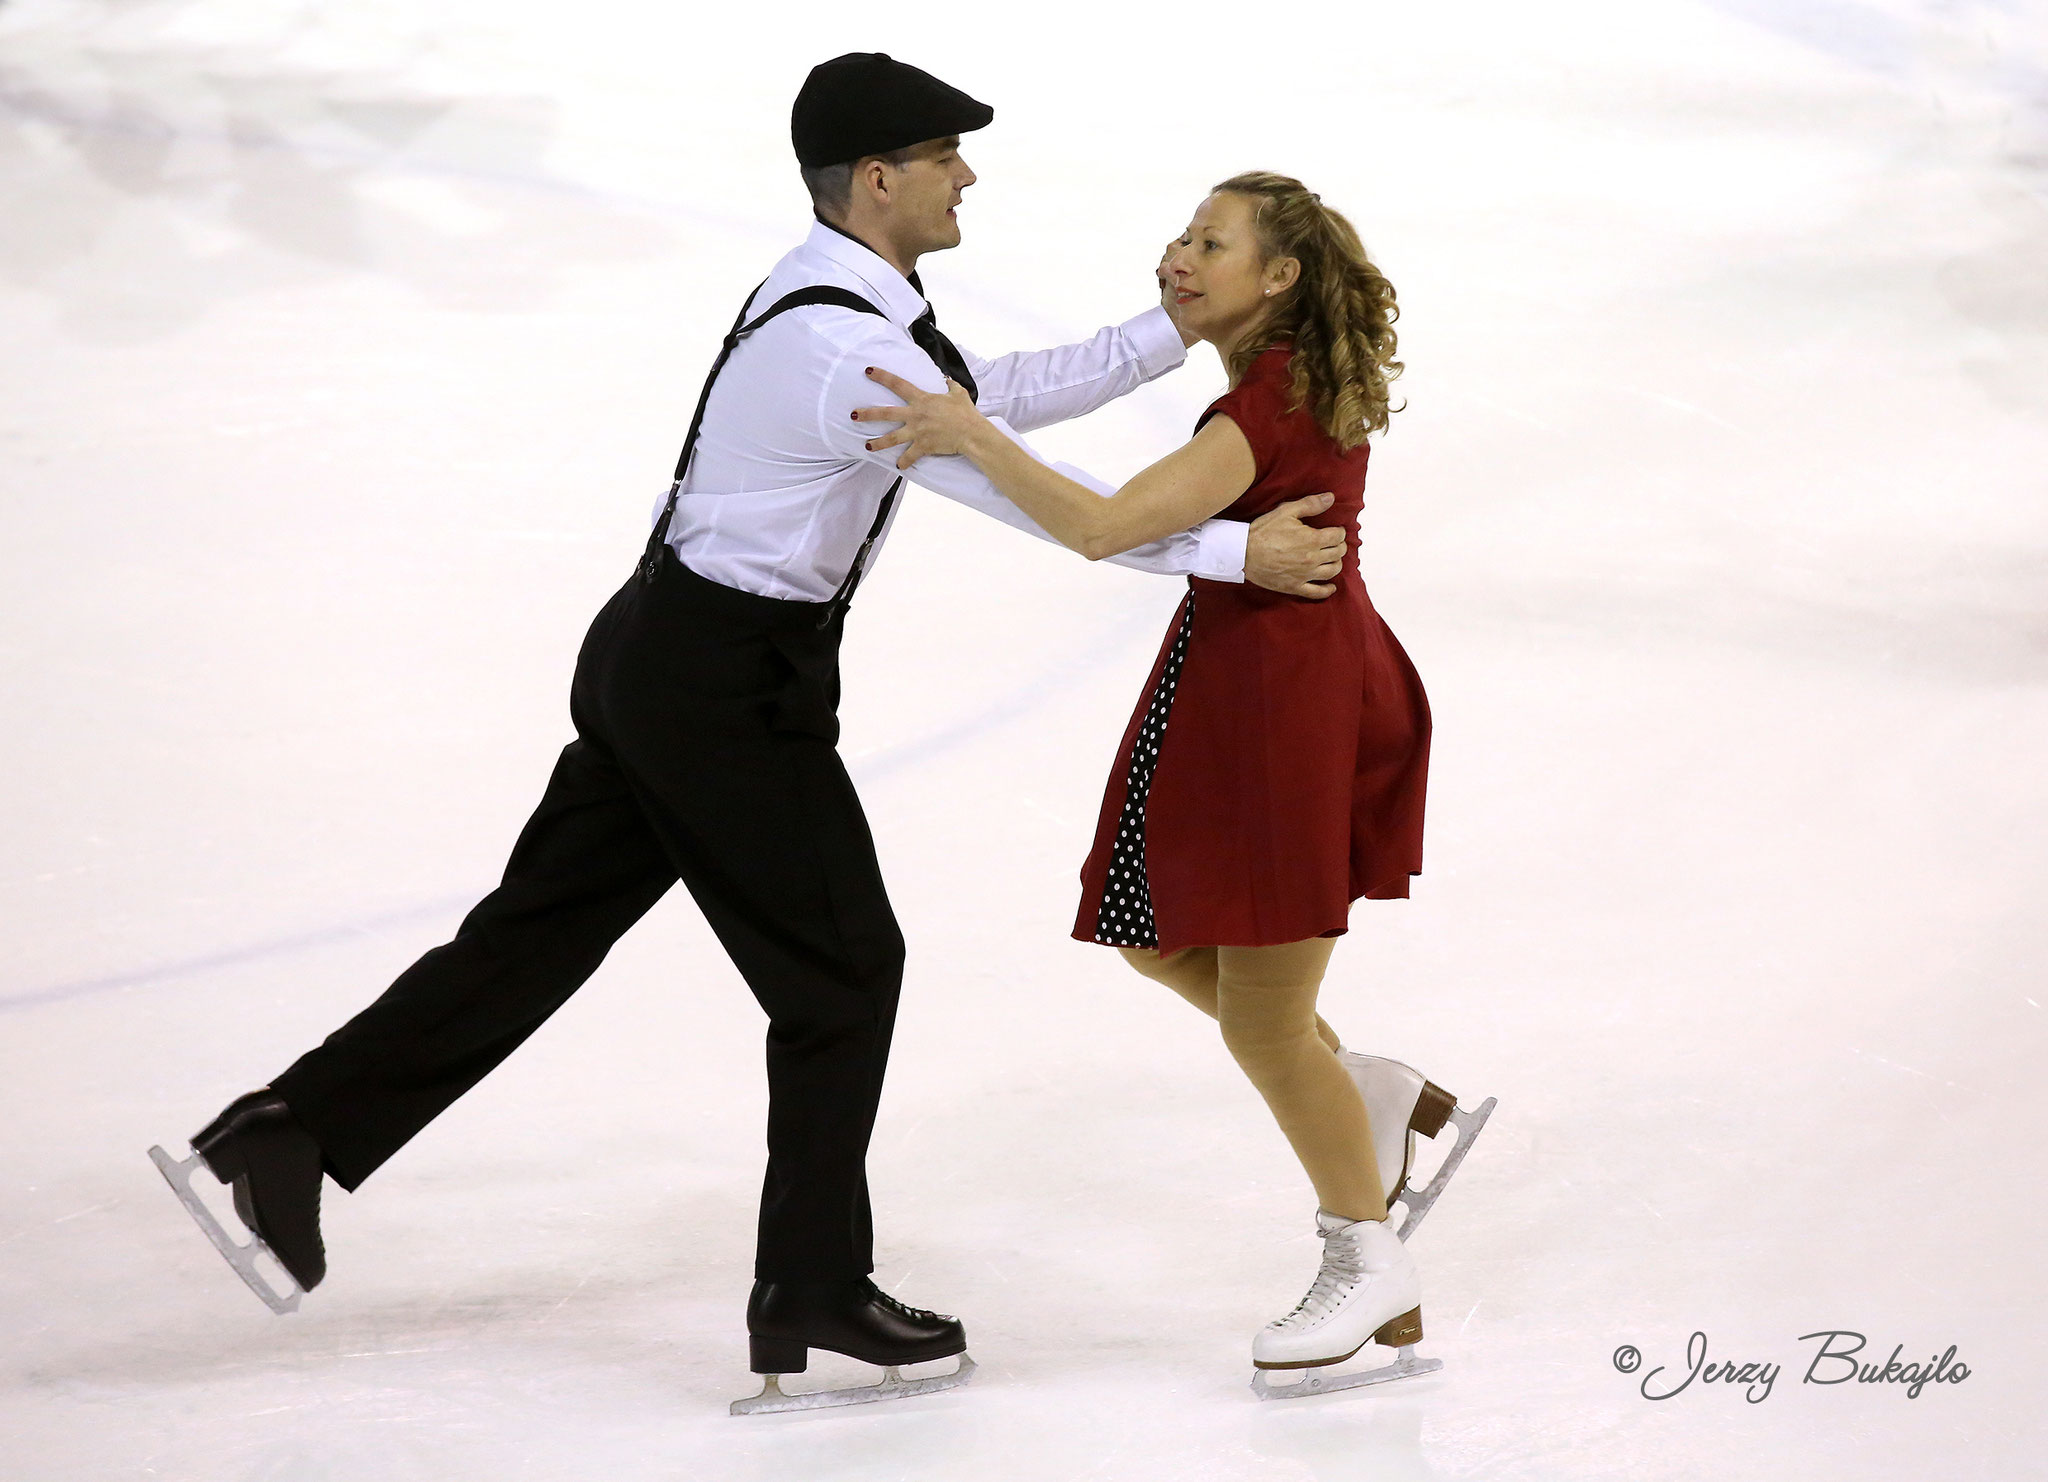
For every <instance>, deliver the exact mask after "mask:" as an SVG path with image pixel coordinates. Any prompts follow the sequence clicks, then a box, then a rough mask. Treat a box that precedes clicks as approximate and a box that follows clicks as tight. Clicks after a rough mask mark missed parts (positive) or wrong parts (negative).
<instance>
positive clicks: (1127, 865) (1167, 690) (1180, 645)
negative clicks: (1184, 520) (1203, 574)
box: [1095, 595, 1195, 947]
mask: <svg viewBox="0 0 2048 1482" xmlns="http://www.w3.org/2000/svg"><path fill="white" fill-rule="evenodd" d="M1194 622H1195V599H1194V597H1193V596H1192V595H1190V596H1189V597H1188V600H1187V606H1186V607H1185V608H1184V609H1183V610H1182V612H1181V619H1180V628H1179V630H1178V631H1177V632H1176V633H1175V634H1174V635H1173V647H1172V648H1171V649H1169V650H1168V651H1167V655H1166V666H1165V667H1164V668H1163V669H1161V670H1160V671H1159V683H1158V684H1157V685H1156V686H1154V688H1153V690H1152V699H1151V701H1150V702H1149V703H1148V704H1147V705H1146V706H1145V719H1144V720H1143V721H1142V722H1140V723H1139V726H1138V739H1137V742H1136V744H1135V745H1133V746H1132V748H1131V766H1130V772H1129V774H1128V776H1127V777H1126V779H1125V785H1124V811H1123V815H1122V817H1120V818H1119V819H1118V820H1117V825H1116V843H1115V845H1114V847H1112V848H1111V850H1110V855H1109V880H1108V883H1107V884H1106V886H1105V887H1104V889H1103V892H1102V900H1101V903H1100V904H1099V905H1098V906H1097V908H1096V917H1095V940H1096V941H1098V942H1101V943H1102V944H1103V945H1105V946H1109V947H1157V946H1158V945H1159V932H1158V929H1157V928H1156V927H1155V926H1154V925H1153V922H1152V888H1151V886H1150V884H1149V883H1148V882H1147V881H1146V879H1145V800H1146V798H1147V797H1149V796H1150V795H1151V792H1152V771H1153V769H1154V768H1155V767H1157V766H1158V765H1159V745H1160V743H1161V742H1162V741H1164V740H1165V739H1166V717H1167V714H1168V712H1169V711H1171V710H1172V709H1173V691H1174V688H1175V686H1176V685H1178V684H1179V683H1180V666H1181V661H1182V660H1183V659H1185V658H1186V657H1187V652H1188V632H1189V630H1190V629H1192V628H1193V626H1194Z"/></svg>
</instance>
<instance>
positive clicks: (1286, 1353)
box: [1252, 1210, 1444, 1400]
mask: <svg viewBox="0 0 2048 1482" xmlns="http://www.w3.org/2000/svg"><path fill="white" fill-rule="evenodd" d="M1316 1231H1317V1233H1319V1234H1320V1235H1321V1236H1322V1237H1323V1267H1322V1270H1320V1271H1318V1272H1317V1273H1316V1279H1315V1282H1314V1284H1313V1285H1312V1286H1310V1287H1309V1289H1308V1295H1307V1296H1305V1297H1303V1298H1302V1299H1301V1301H1300V1302H1299V1303H1297V1304H1296V1305H1295V1308H1294V1310H1293V1311H1292V1312H1290V1313H1288V1314H1287V1316H1285V1317H1283V1318H1281V1319H1280V1320H1279V1321H1277V1322H1270V1323H1268V1324H1266V1326H1265V1327H1264V1328H1263V1329H1262V1330H1261V1331H1260V1333H1259V1335H1258V1337H1257V1338H1255V1339H1253V1340H1252V1370H1253V1372H1252V1393H1253V1394H1255V1395H1257V1396H1258V1397H1259V1398H1260V1399H1262V1400H1293V1399H1300V1398H1302V1397H1304V1396H1307V1395H1317V1394H1335V1393H1336V1392H1337V1391H1339V1390H1345V1389H1356V1388H1358V1387H1359V1386H1360V1385H1365V1384H1385V1383H1387V1382H1388V1381H1390V1380H1394V1379H1407V1378H1409V1377H1411V1376H1413V1375H1417V1374H1430V1373H1434V1372H1435V1371H1436V1370H1438V1369H1441V1368H1442V1367H1443V1366H1444V1364H1443V1360H1442V1359H1426V1358H1422V1357H1420V1356H1418V1355H1417V1354H1416V1352H1415V1345H1416V1344H1417V1343H1419V1342H1421V1341H1422V1274H1421V1273H1420V1272H1419V1271H1418V1270H1416V1267H1415V1258H1414V1257H1413V1256H1411V1255H1410V1254H1409V1253H1408V1247H1407V1246H1406V1245H1404V1244H1402V1243H1401V1238H1400V1236H1398V1235H1396V1234H1395V1233H1394V1229H1393V1222H1392V1220H1391V1219H1387V1220H1346V1219H1343V1218H1341V1217H1340V1216H1337V1215H1333V1214H1331V1213H1329V1212H1328V1211H1327V1210H1317V1211H1316ZM1367 1343H1379V1344H1383V1345H1385V1346H1386V1347H1388V1348H1394V1349H1398V1350H1399V1352H1398V1353H1397V1355H1396V1356H1395V1359H1394V1362H1393V1363H1391V1364H1385V1365H1382V1366H1381V1367H1379V1368H1377V1369H1359V1370H1354V1371H1352V1372H1350V1373H1333V1372H1332V1370H1334V1369H1335V1368H1336V1366H1337V1365H1339V1364H1341V1363H1344V1362H1345V1361H1346V1360H1348V1359H1350V1358H1351V1357H1352V1356H1353V1355H1354V1354H1356V1353H1357V1352H1358V1351H1359V1350H1360V1349H1361V1348H1363V1347H1365V1345H1366V1344H1367ZM1290 1371H1292V1372H1295V1373H1297V1374H1298V1375H1299V1377H1297V1378H1295V1379H1293V1380H1291V1381H1284V1382H1281V1383H1275V1382H1274V1376H1276V1375H1282V1374H1286V1373H1288V1372H1290Z"/></svg>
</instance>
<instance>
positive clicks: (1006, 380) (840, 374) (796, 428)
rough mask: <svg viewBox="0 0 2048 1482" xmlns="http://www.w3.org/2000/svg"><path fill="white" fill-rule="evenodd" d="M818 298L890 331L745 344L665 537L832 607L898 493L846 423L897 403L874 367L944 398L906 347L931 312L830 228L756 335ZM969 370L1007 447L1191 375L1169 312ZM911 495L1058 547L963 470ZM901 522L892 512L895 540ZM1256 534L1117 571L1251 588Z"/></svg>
mask: <svg viewBox="0 0 2048 1482" xmlns="http://www.w3.org/2000/svg"><path fill="white" fill-rule="evenodd" d="M814 284H831V285H833V286H836V287H840V288H845V289H847V290H849V291H850V292H853V293H856V294H858V295H860V297H862V298H864V299H866V300H867V301H868V302H869V303H871V304H873V305H874V306H875V307H876V308H878V309H880V310H881V311H882V314H883V315H884V316H886V317H885V318H877V317H876V316H874V315H872V314H863V313H860V312H859V311H857V310H853V309H842V308H838V307H835V306H833V305H827V304H813V305H806V306H805V307H803V308H799V309H792V310H790V311H788V312H787V313H784V314H781V315H779V316H777V317H776V318H774V319H772V320H770V321H769V322H768V323H767V324H765V325H763V326H762V327H761V328H760V329H757V330H755V331H754V332H753V333H752V334H750V335H748V336H747V337H746V338H745V339H744V340H742V341H740V343H739V347H738V348H737V349H736V350H734V351H733V353H732V357H731V358H730V359H729V360H727V361H726V363H725V368H724V369H723V370H722V371H720V372H719V375H718V381H717V384H716V385H715V386H713V388H712V391H711V400H710V402H709V403H708V404H707V405H706V407H705V411H704V426H703V430H702V431H701V432H700V433H699V434H698V438H697V451H696V456H695V458H694V459H693V460H692V462H691V465H690V470H689V475H688V477H687V479H686V480H685V481H684V484H683V492H682V495H681V497H680V498H679V499H678V500H677V502H676V513H675V518H674V520H673V521H672V522H671V523H670V525H669V534H668V540H669V544H670V545H671V546H673V547H674V548H675V552H676V555H677V556H678V557H679V558H680V559H681V560H682V562H683V564H684V565H686V566H688V567H689V568H690V569H691V570H692V571H694V572H696V573H697V574H698V575H699V576H703V577H706V578H708V579H710V580H711V581H715V582H719V583H722V584H723V585H725V586H729V587H737V588H739V589H740V590H741V591H745V592H754V593H757V594H758V595H760V596H764V597H781V598H788V599H794V600H797V601H802V602H824V601H827V600H829V599H830V598H831V596H832V594H833V593H834V592H835V591H837V590H838V588H839V584H840V583H841V582H842V581H843V580H844V579H845V577H846V573H847V570H848V568H850V567H851V566H852V564H853V558H854V553H855V552H856V551H858V550H859V549H860V543H861V541H862V540H864V539H865V538H866V537H867V533H868V530H869V529H870V528H871V527H872V526H873V524H874V522H875V514H876V511H877V510H878V509H879V508H880V507H881V502H882V498H883V496H884V495H885V494H886V493H887V492H888V489H889V485H890V484H891V482H893V481H894V480H895V478H896V476H897V474H896V467H895V462H896V458H897V457H898V456H899V455H900V454H901V452H902V449H901V448H887V449H884V450H882V451H881V452H878V453H871V452H869V451H868V450H867V448H866V446H865V443H866V441H867V439H868V438H870V437H874V436H876V435H878V433H879V432H881V431H883V430H884V429H878V428H877V427H875V426H874V425H872V424H863V423H859V422H855V421H854V420H853V419H852V416H851V413H852V411H853V409H854V408H856V407H862V406H881V405H885V404H887V403H889V402H890V401H893V400H894V398H893V397H892V396H891V395H890V393H889V392H888V391H887V390H885V389H884V388H883V387H881V386H880V385H878V384H877V383H876V382H874V381H872V380H870V379H869V378H868V376H867V374H866V370H867V367H868V366H871V365H873V366H880V367H881V368H882V369H884V370H888V371H893V372H894V373H895V374H897V375H899V376H901V377H903V378H904V379H905V380H906V381H910V382H912V383H914V384H916V385H918V386H921V387H923V388H925V389H926V390H929V391H938V390H942V389H944V377H943V376H942V375H941V374H940V372H939V369H938V367H937V366H936V365H934V364H933V363H932V360H931V358H930V357H929V356H927V355H926V354H925V353H924V352H923V351H922V350H920V349H918V348H917V346H916V345H915V344H914V343H912V341H911V338H910V330H909V326H910V324H911V322H912V321H913V320H915V319H916V318H917V317H918V316H919V315H921V314H923V313H924V311H925V301H924V297H923V295H921V294H920V293H919V292H918V291H917V289H915V288H914V287H912V286H911V284H910V281H909V280H908V279H906V278H905V277H904V276H903V275H902V274H901V273H899V272H897V271H896V269H894V268H893V267H891V266H889V264H888V263H886V262H884V261H883V260H882V258H881V257H880V256H878V255H877V254H876V253H874V252H873V251H871V250H870V249H868V248H867V247H865V246H863V245H862V244H861V243H859V242H857V241H855V240H853V239H852V238H851V237H848V236H846V235H844V234H843V233H840V232H837V231H834V230H833V229H832V228H831V227H828V226H825V225H823V224H822V223H820V224H818V225H816V226H814V227H812V228H811V234H810V236H809V237H807V238H806V239H805V240H804V242H803V245H801V246H799V247H797V248H796V249H795V250H793V251H791V252H790V253H789V254H788V255H787V256H785V257H784V258H783V259H782V260H781V261H780V262H778V263H777V264H776V265H775V271H774V272H773V273H772V274H770V276H769V278H768V282H767V284H766V285H765V286H764V287H763V288H762V289H761V291H760V292H759V293H757V294H755V295H754V300H753V303H752V304H751V305H750V309H749V314H748V317H749V318H752V317H754V316H756V315H759V314H762V313H764V312H766V311H767V309H768V308H769V306H770V305H772V304H774V303H775V301H776V300H777V299H779V298H781V297H782V296H783V295H785V294H788V293H793V292H795V291H796V290H797V289H799V288H806V287H810V286H812V285H814ZM960 353H961V355H962V357H963V358H964V359H965V360H966V362H967V366H968V369H969V370H970V371H971V372H972V373H973V375H974V380H975V385H976V388H977V390H978V391H979V393H980V396H979V405H980V407H981V410H982V411H983V413H985V414H986V415H987V416H988V417H989V418H990V420H992V421H994V422H995V423H996V425H997V426H999V427H1001V428H1002V429H1003V430H1004V432H1005V433H1007V434H1008V435H1009V436H1011V437H1013V438H1015V437H1017V433H1016V430H1015V429H1023V430H1026V431H1029V430H1030V429H1032V428H1035V427H1043V426H1045V425H1047V424H1048V423H1052V422H1060V421H1064V420H1066V419H1067V418H1069V417H1078V416H1080V415H1081V414H1082V413H1083V412H1090V411H1093V410H1094V409H1095V408H1097V407H1099V406H1102V405H1104V404H1105V403H1107V402H1109V401H1112V400H1114V399H1115V398H1116V397H1119V396H1122V395H1123V394H1124V393H1125V392H1127V391H1130V390H1132V389H1133V388H1135V387H1137V386H1141V385H1143V384H1144V383H1145V382H1147V381H1150V380H1152V379H1154V378H1155V377H1158V376H1161V375H1164V374H1165V373H1166V372H1167V371H1170V370H1172V369H1173V368H1174V367H1175V366H1177V365H1179V364H1181V362H1182V361H1184V360H1185V359H1186V358H1187V350H1186V349H1185V347H1183V346H1182V344H1181V342H1180V335H1179V333H1178V332H1177V331H1176V330H1175V329H1174V327H1173V322H1172V321H1171V320H1170V319H1169V318H1168V317H1167V316H1166V313H1165V311H1164V310H1162V309H1152V310H1149V311H1148V312H1146V313H1144V314H1141V315H1139V316H1138V317H1137V318H1136V319H1133V320H1130V321H1129V322H1128V323H1125V324H1120V325H1117V326H1115V327H1113V328H1110V329H1104V330H1101V331H1099V332H1098V333H1096V334H1095V335H1094V336H1093V337H1092V338H1090V339H1087V340H1084V341H1083V342H1082V343H1080V344H1078V345H1063V346H1061V347H1060V348H1058V349H1055V350H1036V351H1026V352H1020V353H1017V354H1012V355H1004V356H1002V357H1000V358H998V359H995V360H983V359H981V358H980V357H979V356H977V355H975V354H973V353H972V352H970V351H968V350H966V349H964V348H963V349H962V350H961V352H960ZM1017 440H1018V441H1019V442H1020V443H1022V442H1023V439H1022V438H1018V439H1017ZM1027 447H1028V445H1027ZM1033 456H1034V457H1037V456H1038V455H1037V454H1036V453H1034V454H1033ZM1040 461H1041V462H1044V461H1046V460H1044V459H1042V458H1041V459H1040ZM1053 466H1054V467H1056V468H1058V469H1059V470H1060V471H1061V472H1062V473H1064V474H1066V475H1067V476H1068V477H1069V478H1072V479H1074V480H1075V481H1076V482H1078V483H1082V484H1086V485H1087V486H1088V487H1090V488H1092V489H1094V490H1095V491H1096V492H1097V493H1101V494H1106V493H1109V492H1111V488H1110V486H1109V485H1107V484H1104V483H1103V482H1102V481H1100V480H1099V479H1095V478H1092V477H1090V476H1089V475H1087V474H1085V473H1083V472H1082V471H1081V470H1079V469H1076V468H1073V467H1070V466H1069V465H1067V464H1063V463H1062V464H1055V465H1053ZM905 477H906V478H908V479H909V480H911V481H912V482H915V483H917V484H920V485H922V486H923V487H925V488H927V489H930V490H932V491H934V492H935V493H939V494H943V495H945V496H946V497H947V498H949V499H956V500H958V501H959V502H960V503H962V504H965V505H968V506H969V507H971V508H973V509H978V510H980V511H981V512H982V513H983V514H987V515H993V516H994V517H995V518H996V519H998V520H1001V521H1003V522H1004V523H1005V524H1007V525H1014V526H1016V527H1017V528H1018V529H1019V530H1024V531H1028V532H1030V533H1031V534H1033V535H1036V536H1038V537H1039V538H1040V539H1041V540H1050V539H1052V537H1051V536H1049V535H1047V534H1046V533H1045V532H1044V531H1043V530H1041V529H1040V528H1039V527H1038V525H1037V524H1036V523H1034V522H1033V521H1032V520H1031V519H1030V518H1029V517H1028V516H1026V515H1025V514H1024V512H1023V511H1022V510H1020V509H1018V508H1017V506H1016V505H1014V504H1012V503H1011V502H1010V501H1009V500H1008V499H1006V498H1004V497H1003V495H1002V494H1001V493H999V492H998V491H997V489H996V487H995V485H993V484H992V483H990V482H989V481H988V479H987V478H986V477H985V476H984V475H983V474H982V473H981V471H980V470H979V469H977V468H975V466H974V465H973V464H972V463H970V462H968V461H967V460H966V459H965V458H961V457H927V458H922V459H920V460H919V461H918V462H917V463H915V464H914V465H912V466H911V468H910V469H909V470H908V471H907V472H906V474H905ZM663 497H664V502H665V500H666V495H665V494H664V496H663ZM902 505H903V496H902V495H900V494H899V495H898V496H897V503H896V510H894V511H892V512H891V515H890V523H891V524H892V525H893V524H894V523H895V514H896V512H897V511H900V510H901V508H902ZM658 512H659V506H658V505H657V516H658ZM1249 528H1250V527H1249V526H1248V525H1246V524H1245V523H1244V522H1243V521H1239V520H1221V519H1217V520H1205V521H1203V522H1202V523H1201V524H1200V525H1197V526H1195V527H1194V528H1193V529H1192V530H1185V531H1182V532H1181V533H1179V534H1177V535H1169V536H1167V537H1166V538H1165V539H1163V540H1155V541H1153V542H1151V543H1150V544H1148V545H1142V546H1138V547H1136V548H1134V549H1132V550H1129V551H1126V552H1124V553H1123V554H1122V555H1120V556H1112V557H1110V558H1109V559H1111V560H1113V561H1116V562H1119V563H1121V564H1122V565H1125V566H1135V567H1138V568H1139V569H1140V570H1144V571H1156V572H1160V573H1163V574H1167V575H1174V576H1185V575H1195V576H1205V577H1209V578H1212V579H1214V580H1217V581H1242V580H1243V579H1244V552H1245V540H1246V535H1247V532H1248V531H1249ZM887 537H888V531H887V530H886V529H885V530H884V531H883V532H882V536H881V538H880V539H878V540H877V541H876V542H875V548H874V549H873V550H872V551H870V552H869V554H868V560H867V564H866V567H865V568H864V569H865V570H866V571H872V570H874V566H875V559H876V557H878V556H879V555H880V554H881V547H882V544H883V542H884V541H885V540H886V539H887Z"/></svg>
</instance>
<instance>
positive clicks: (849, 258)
mask: <svg viewBox="0 0 2048 1482" xmlns="http://www.w3.org/2000/svg"><path fill="white" fill-rule="evenodd" d="M804 249H805V250H806V251H808V252H815V253H817V254H818V255H819V256H821V257H824V258H826V259H828V260H829V261H831V262H832V263H834V264H836V265H837V266H839V267H841V268H844V269H845V270H846V271H847V272H849V273H851V274H853V276H854V277H856V278H858V279H859V280H860V281H861V282H862V283H863V284H865V285H866V286H867V287H868V288H869V289H870V290H872V294H873V298H874V302H875V307H876V308H878V309H880V310H881V311H882V312H883V313H884V314H886V315H888V316H889V318H890V319H892V320H894V321H895V322H896V323H898V324H900V325H902V326H903V327H904V328H906V329H907V328H909V326H910V324H911V322H912V321H913V320H915V319H916V318H917V317H918V316H919V315H921V314H923V313H924V311H925V309H926V308H927V307H929V306H928V305H927V304H926V303H925V299H924V286H923V285H922V284H921V283H919V282H918V280H917V274H916V273H915V272H913V273H912V274H911V275H910V276H909V277H908V278H905V277H904V276H903V275H902V274H901V273H899V272H897V271H896V269H894V268H893V267H891V266H889V264H888V262H887V261H886V260H885V259H884V258H883V257H882V255H881V254H880V253H879V252H877V251H875V249H874V248H872V247H870V246H868V244H867V243H865V242H863V241H862V240H861V239H860V238H859V237H856V236H854V235H853V233H851V232H849V231H846V230H844V229H843V228H841V227H836V226H834V225H832V223H831V222H829V221H826V220H824V219H823V218H820V219H818V220H816V221H814V222H813V223H812V224H811V234H810V235H809V236H808V237H806V238H804Z"/></svg>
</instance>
